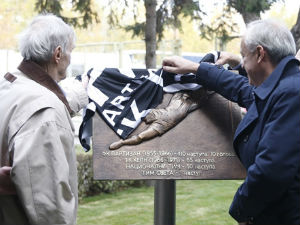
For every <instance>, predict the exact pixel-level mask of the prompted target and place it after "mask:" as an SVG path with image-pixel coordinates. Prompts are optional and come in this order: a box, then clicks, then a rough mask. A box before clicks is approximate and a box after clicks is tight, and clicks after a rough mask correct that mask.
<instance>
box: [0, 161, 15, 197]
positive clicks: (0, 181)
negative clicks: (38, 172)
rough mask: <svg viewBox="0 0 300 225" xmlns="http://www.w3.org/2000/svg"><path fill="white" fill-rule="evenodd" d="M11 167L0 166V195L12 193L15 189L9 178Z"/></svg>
mask: <svg viewBox="0 0 300 225" xmlns="http://www.w3.org/2000/svg"><path fill="white" fill-rule="evenodd" d="M10 171H11V167H8V166H4V167H1V168H0V195H14V194H16V189H15V186H14V184H13V183H12V181H11V178H10Z"/></svg>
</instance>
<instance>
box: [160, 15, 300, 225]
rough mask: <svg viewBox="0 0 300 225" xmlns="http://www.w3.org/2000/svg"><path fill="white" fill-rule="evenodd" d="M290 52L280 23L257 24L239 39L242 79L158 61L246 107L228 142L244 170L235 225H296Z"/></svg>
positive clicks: (296, 89) (299, 93) (296, 120)
mask: <svg viewBox="0 0 300 225" xmlns="http://www.w3.org/2000/svg"><path fill="white" fill-rule="evenodd" d="M295 53H296V48H295V42H294V39H293V36H292V34H291V33H290V31H289V30H288V29H287V28H286V27H285V26H284V25H282V24H280V23H279V22H278V21H273V20H258V21H254V22H252V23H250V24H249V25H248V27H247V30H246V32H245V34H244V35H243V37H242V40H241V55H242V63H241V65H242V67H243V69H244V70H245V71H246V73H247V76H248V79H247V78H246V77H244V76H240V75H236V74H234V73H231V72H230V71H227V70H224V69H223V68H222V66H219V65H211V64H207V63H200V64H198V63H194V62H191V61H188V60H185V59H183V58H180V57H176V56H174V57H170V58H165V59H164V60H163V69H164V70H166V71H169V72H173V73H179V74H184V73H194V74H196V77H197V80H198V83H199V84H202V85H203V86H205V87H207V88H208V89H210V90H214V91H216V92H217V93H219V94H221V95H223V96H224V97H225V98H227V99H229V100H231V101H234V102H237V103H238V104H239V105H240V106H242V107H245V108H246V109H247V113H246V115H245V116H244V118H243V120H242V121H241V122H240V124H239V126H238V127H237V130H236V133H235V137H234V141H233V146H234V149H235V151H236V153H237V155H238V156H239V158H240V160H241V162H242V164H243V165H244V166H245V168H246V169H247V176H246V179H245V180H244V182H243V183H242V185H241V186H240V187H239V189H238V191H237V192H236V194H235V196H234V199H233V202H232V204H231V207H230V210H229V213H230V214H231V216H232V217H233V218H234V219H236V220H237V221H238V222H239V223H240V224H274V225H275V224H290V225H296V224H300V136H299V135H300V71H299V61H298V60H297V59H296V58H295V57H294V56H295ZM221 57H222V55H221ZM229 58H230V57H229ZM219 63H220V61H219ZM221 64H222V63H221Z"/></svg>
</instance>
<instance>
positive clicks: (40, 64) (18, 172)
mask: <svg viewBox="0 0 300 225" xmlns="http://www.w3.org/2000/svg"><path fill="white" fill-rule="evenodd" d="M74 47H75V33H74V30H73V29H72V28H71V27H70V26H69V25H67V24H66V23H64V22H63V21H62V20H61V19H60V18H58V17H56V16H54V15H51V14H45V15H39V16H37V17H35V18H34V19H33V21H32V22H31V24H30V25H29V26H28V28H27V29H26V30H25V31H24V32H23V33H22V34H21V36H20V42H19V49H20V52H21V54H22V56H23V58H24V60H23V61H22V62H21V64H20V65H19V67H18V68H17V69H16V71H14V72H10V73H7V74H6V75H5V76H4V77H1V78H0V98H1V104H0V114H1V118H0V146H1V147H0V149H1V152H0V166H1V167H3V168H2V170H1V176H2V175H3V174H4V175H5V174H8V173H7V171H8V170H9V166H11V167H12V170H11V179H12V183H13V187H14V188H15V189H16V195H11V193H14V191H13V190H12V191H11V193H10V192H9V191H6V192H5V191H4V194H3V195H0V224H5V225H9V224H13V225H16V224H36V225H41V224H76V214H77V202H78V199H77V198H78V197H77V196H78V194H77V169H76V155H75V151H74V126H73V124H72V121H71V116H70V115H71V114H73V113H74V111H73V110H74V109H75V110H79V109H80V108H82V107H83V106H85V105H86V104H87V102H88V97H87V94H86V93H85V89H84V87H83V86H82V85H81V84H79V85H78V84H76V85H78V86H77V88H78V90H77V94H76V95H77V96H76V97H74V99H75V101H71V100H69V101H68V100H67V99H66V97H65V95H64V93H63V92H62V90H61V88H60V87H59V86H58V84H57V82H59V81H61V80H62V79H64V78H65V77H66V69H67V67H68V66H69V64H70V57H71V52H72V50H73V48H74ZM80 91H81V94H80V93H79V92H80ZM69 97H70V96H69ZM72 109H73V110H72ZM3 169H4V170H3ZM3 171H4V173H2V172H3ZM6 181H8V182H6V184H7V186H9V187H12V185H11V183H9V180H6ZM3 186H5V185H3ZM13 187H12V188H13Z"/></svg>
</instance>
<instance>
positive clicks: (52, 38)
mask: <svg viewBox="0 0 300 225" xmlns="http://www.w3.org/2000/svg"><path fill="white" fill-rule="evenodd" d="M58 46H61V48H62V52H63V53H65V52H66V49H67V47H69V46H71V47H74V46H75V33H74V30H73V28H72V27H71V26H69V25H68V24H66V23H65V22H64V21H63V20H62V19H61V18H59V17H57V16H55V15H53V14H41V15H38V16H36V17H35V18H34V19H33V20H32V22H31V23H30V25H29V26H28V28H27V29H26V30H25V31H23V32H22V33H21V34H20V36H19V50H20V52H21V55H22V56H23V57H24V59H26V60H33V61H35V62H49V61H50V59H51V57H52V55H53V53H54V50H55V49H56V48H57V47H58Z"/></svg>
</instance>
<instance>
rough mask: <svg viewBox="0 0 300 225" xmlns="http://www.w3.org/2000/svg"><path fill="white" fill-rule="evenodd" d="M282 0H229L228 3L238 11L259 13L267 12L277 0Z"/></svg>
mask: <svg viewBox="0 0 300 225" xmlns="http://www.w3.org/2000/svg"><path fill="white" fill-rule="evenodd" d="M278 1H282V0H251V1H245V0H227V3H228V5H229V6H230V7H232V8H234V9H236V10H237V11H238V12H240V13H241V12H249V13H257V14H258V15H259V13H260V12H265V11H266V10H269V9H270V7H271V5H272V4H273V3H275V2H278Z"/></svg>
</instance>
